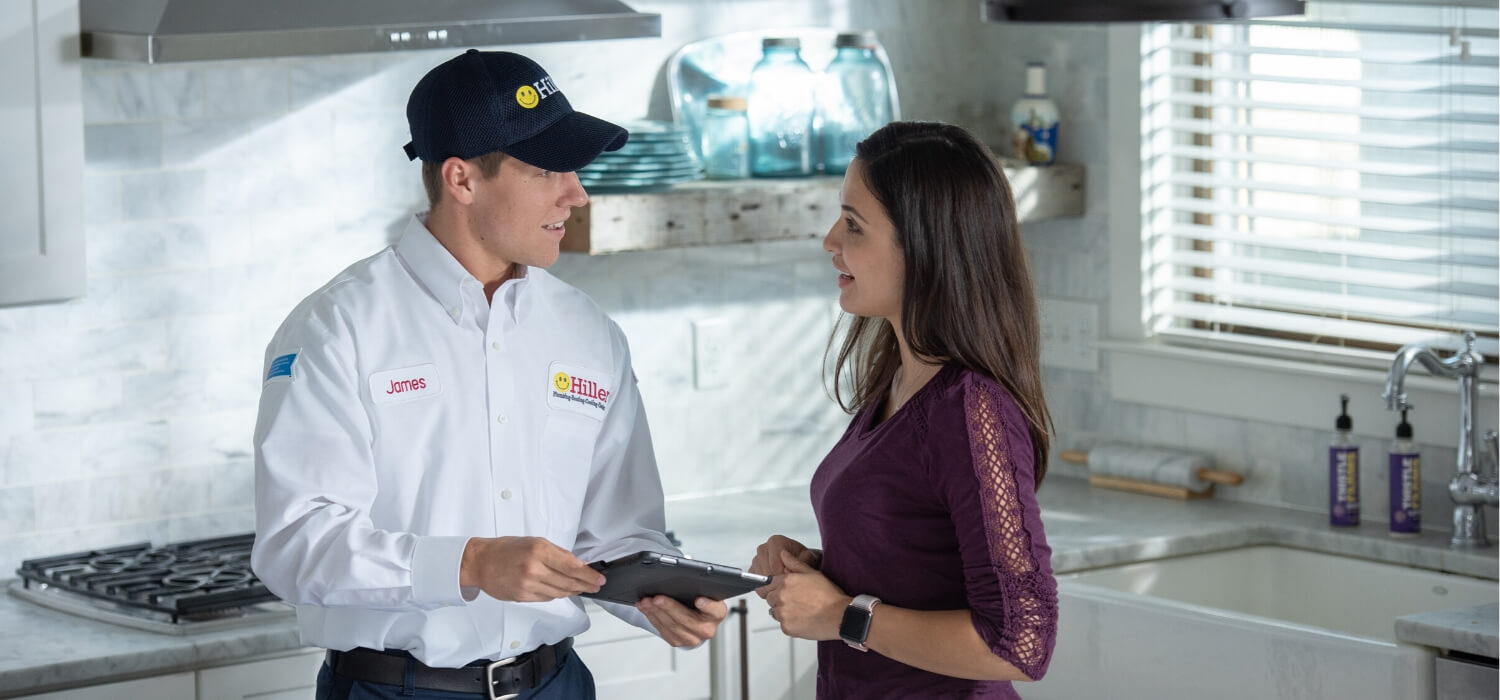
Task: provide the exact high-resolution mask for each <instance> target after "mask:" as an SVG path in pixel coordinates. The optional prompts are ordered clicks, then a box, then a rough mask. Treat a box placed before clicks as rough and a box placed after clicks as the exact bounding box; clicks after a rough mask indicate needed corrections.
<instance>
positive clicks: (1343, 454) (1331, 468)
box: [1328, 394, 1359, 527]
mask: <svg viewBox="0 0 1500 700" xmlns="http://www.w3.org/2000/svg"><path fill="white" fill-rule="evenodd" d="M1339 401H1340V402H1341V403H1342V405H1343V408H1342V409H1341V411H1340V412H1339V417H1338V420H1337V421H1335V422H1334V428H1335V430H1334V433H1333V443H1332V444H1331V445H1329V446H1328V522H1329V524H1331V525H1334V526H1338V527H1350V526H1354V525H1358V524H1359V445H1357V444H1355V443H1354V439H1353V436H1351V435H1350V431H1352V430H1354V420H1353V419H1352V418H1350V417H1349V395H1348V394H1342V395H1340V396H1339Z"/></svg>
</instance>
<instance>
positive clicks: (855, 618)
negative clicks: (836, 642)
mask: <svg viewBox="0 0 1500 700" xmlns="http://www.w3.org/2000/svg"><path fill="white" fill-rule="evenodd" d="M879 604H880V599H879V598H876V597H875V596H872V595H858V596H854V601H853V602H851V603H849V607H847V608H844V619H843V620H842V621H840V622H839V637H841V638H843V640H844V643H845V644H848V645H849V646H851V647H854V648H855V649H858V650H860V651H869V650H870V648H869V647H867V646H865V641H866V640H868V639H869V638H870V619H871V618H872V616H873V615H872V613H873V612H874V610H875V606H876V605H879Z"/></svg>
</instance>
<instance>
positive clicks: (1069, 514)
mask: <svg viewBox="0 0 1500 700" xmlns="http://www.w3.org/2000/svg"><path fill="white" fill-rule="evenodd" d="M1038 500H1039V501H1040V503H1041V506H1042V521H1043V523H1044V524H1045V526H1046V530H1047V540H1048V543H1049V544H1050V545H1051V546H1052V551H1053V556H1052V565H1053V568H1054V569H1055V570H1056V572H1057V573H1067V572H1070V571H1078V570H1081V569H1088V568H1094V567H1099V566H1109V565H1113V564H1122V563H1128V562H1133V561H1140V560H1144V559H1156V558H1161V557H1167V556H1177V555H1184V554H1194V553H1199V552H1207V551H1214V550H1219V549H1227V548H1233V547H1243V546H1249V545H1257V544H1284V545H1291V546H1296V547H1301V548H1305V549H1313V550H1318V551H1324V552H1331V553H1337V554H1344V555H1348V556H1355V557H1361V558H1366V559H1373V560H1378V561H1383V562H1389V563H1396V564H1406V565H1411V566H1417V567H1421V568H1426V569H1435V570H1441V571H1448V572H1452V573H1458V574H1465V575H1469V576H1477V577H1482V578H1487V579H1492V580H1493V579H1496V578H1500V566H1497V558H1496V549H1495V548H1491V549H1489V550H1486V551H1483V552H1472V551H1468V552H1459V551H1452V550H1449V549H1448V547H1447V535H1446V534H1445V533H1441V532H1432V533H1424V534H1423V535H1422V536H1420V537H1418V538H1414V539H1405V540H1395V539H1392V538H1391V537H1389V536H1387V534H1386V531H1385V528H1384V527H1383V524H1382V523H1379V522H1367V523H1366V524H1364V525H1362V526H1360V527H1357V528H1350V529H1340V530H1334V529H1332V528H1330V527H1329V526H1328V522H1327V517H1326V516H1325V515H1323V514H1320V513H1307V512H1302V511H1295V510H1288V509H1284V508H1276V507H1271V506H1260V505H1254V504H1246V503H1237V502H1234V501H1223V500H1217V499H1204V500H1198V501H1186V502H1184V501H1173V500H1169V499H1162V498H1156V497H1152V496H1142V495H1136V494H1130V493H1121V492H1117V491H1107V490H1103V489H1095V488H1091V487H1089V486H1088V484H1087V482H1085V481H1082V480H1078V479H1070V478H1066V477H1061V476H1054V477H1053V478H1051V479H1049V480H1048V481H1047V483H1046V484H1045V485H1044V486H1043V488H1042V490H1041V492H1040V494H1039V498H1038ZM667 526H668V528H670V529H671V530H673V531H674V532H675V533H676V534H677V536H678V537H679V538H681V539H682V541H683V549H684V550H685V551H686V552H687V553H688V554H690V555H691V556H693V557H695V558H698V559H702V560H705V561H711V562H714V563H719V564H727V565H730V566H739V567H744V566H746V565H748V563H749V562H750V559H751V557H753V556H754V554H755V547H756V546H757V545H759V544H760V543H761V542H763V541H765V539H766V538H767V537H768V536H770V535H772V534H783V535H787V536H789V537H792V538H795V539H798V540H800V541H802V542H804V543H806V544H807V545H808V546H817V544H818V537H817V522H816V521H815V520H814V518H813V514H812V508H811V506H810V505H809V503H808V494H807V488H806V487H805V486H803V487H794V488H785V489H777V490H772V491H759V492H753V493H745V494H739V495H734V496H719V497H713V498H698V499H687V500H680V501H672V502H669V503H667ZM1451 617H1452V620H1453V621H1452V622H1451V623H1450V622H1445V620H1447V619H1449V616H1445V615H1444V614H1442V613H1438V612H1434V613H1427V614H1424V615H1413V616H1408V618H1421V619H1420V620H1414V621H1412V622H1410V623H1409V625H1408V627H1409V628H1411V629H1418V630H1427V631H1431V630H1444V629H1446V630H1448V632H1441V631H1437V632H1433V634H1437V635H1438V636H1437V637H1436V639H1438V640H1439V641H1442V643H1438V644H1434V643H1432V642H1429V641H1425V639H1427V637H1424V638H1423V639H1421V640H1418V639H1415V638H1414V639H1413V640H1412V641H1413V642H1414V643H1420V644H1431V645H1433V646H1443V647H1444V648H1458V649H1464V647H1459V646H1446V644H1447V643H1448V642H1447V641H1444V640H1450V639H1452V638H1453V636H1458V635H1469V636H1471V637H1473V636H1476V635H1477V638H1478V639H1477V642H1478V643H1479V644H1481V645H1483V644H1487V645H1488V646H1487V647H1486V646H1480V647H1478V648H1480V649H1486V648H1487V649H1489V651H1488V652H1487V653H1486V652H1482V651H1480V652H1473V653H1482V654H1484V655H1487V656H1494V655H1495V646H1496V631H1495V630H1496V624H1495V606H1493V605H1492V606H1489V612H1488V617H1487V618H1484V620H1485V621H1484V622H1482V623H1481V624H1480V625H1477V626H1476V625H1470V624H1469V621H1468V618H1465V617H1463V616H1460V615H1455V616H1451ZM1408 618H1403V620H1407V619H1408ZM1429 618H1430V619H1429ZM1476 627H1477V628H1481V629H1479V631H1478V632H1477V633H1476V632H1475V631H1474V630H1475V629H1476ZM0 629H5V630H7V634H6V635H5V636H4V638H3V640H0V696H10V695H15V694H19V693H23V692H34V691H40V690H45V689H55V688H60V687H68V686H76V685H84V684H89V683H98V682H104V681H106V680H115V679H122V678H128V677H138V676H145V675H154V674H160V673H168V672H173V671H179V670H184V669H192V668H199V667H203V666H209V665H214V664H222V663H233V662H235V661H237V660H241V659H248V658H250V657H254V656H259V655H265V654H273V653H277V652H286V651H292V650H295V649H297V648H298V647H299V646H300V644H299V641H298V638H297V630H296V627H295V624H294V623H292V622H290V621H285V620H283V621H278V622H274V623H268V624H264V625H258V626H251V627H242V628H238V629H232V630H222V631H215V632H206V633H198V634H192V635H186V636H172V635H164V634H156V633H152V632H145V631H140V630H134V629H129V628H125V627H119V626H116V625H111V624H108V623H102V622H95V621H90V620H87V619H83V618H79V617H75V616H72V615H69V614H67V613H62V612H56V611H53V610H50V609H47V608H43V607H40V606H37V605H34V604H32V603H29V602H26V601H23V600H20V599H17V598H15V597H13V596H9V595H3V596H0ZM1398 634H1399V631H1398ZM1413 634H1419V632H1413ZM1443 635H1450V636H1443Z"/></svg>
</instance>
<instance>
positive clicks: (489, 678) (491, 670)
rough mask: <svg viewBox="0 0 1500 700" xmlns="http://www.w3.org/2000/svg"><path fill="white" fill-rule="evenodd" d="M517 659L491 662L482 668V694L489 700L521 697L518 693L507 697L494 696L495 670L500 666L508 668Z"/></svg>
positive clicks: (506, 699) (507, 699)
mask: <svg viewBox="0 0 1500 700" xmlns="http://www.w3.org/2000/svg"><path fill="white" fill-rule="evenodd" d="M519 658H521V657H519V656H512V657H510V658H508V659H501V660H499V661H495V662H492V663H490V664H488V665H486V666H485V667H484V694H485V695H487V696H489V698H490V700H510V699H511V698H516V697H520V696H521V694H520V693H510V694H508V695H496V694H495V669H497V668H500V667H501V666H509V665H511V664H513V663H515V662H516V659H519Z"/></svg>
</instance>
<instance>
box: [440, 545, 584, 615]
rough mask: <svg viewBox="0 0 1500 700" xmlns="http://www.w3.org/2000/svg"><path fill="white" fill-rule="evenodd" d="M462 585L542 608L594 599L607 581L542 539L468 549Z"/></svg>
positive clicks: (463, 568)
mask: <svg viewBox="0 0 1500 700" xmlns="http://www.w3.org/2000/svg"><path fill="white" fill-rule="evenodd" d="M458 582H459V585H460V586H465V587H473V588H478V589H480V590H482V591H484V592H485V593H487V594H489V595H490V597H492V598H495V599H497V600H510V601H515V602H518V603H540V602H544V601H548V600H555V599H557V598H568V597H571V596H575V595H578V594H580V593H594V592H596V591H598V590H599V587H600V586H603V585H604V575H603V574H601V573H599V572H597V571H595V570H593V569H592V568H589V565H588V564H585V563H583V561H582V560H580V559H579V558H578V557H575V556H573V554H572V553H571V552H569V551H568V550H566V549H563V548H562V547H559V546H557V545H555V544H552V543H551V542H548V541H547V540H544V539H542V538H540V537H495V538H479V537H476V538H474V539H471V540H469V544H468V546H466V547H464V558H463V564H462V565H461V566H460V567H459V574H458Z"/></svg>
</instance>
